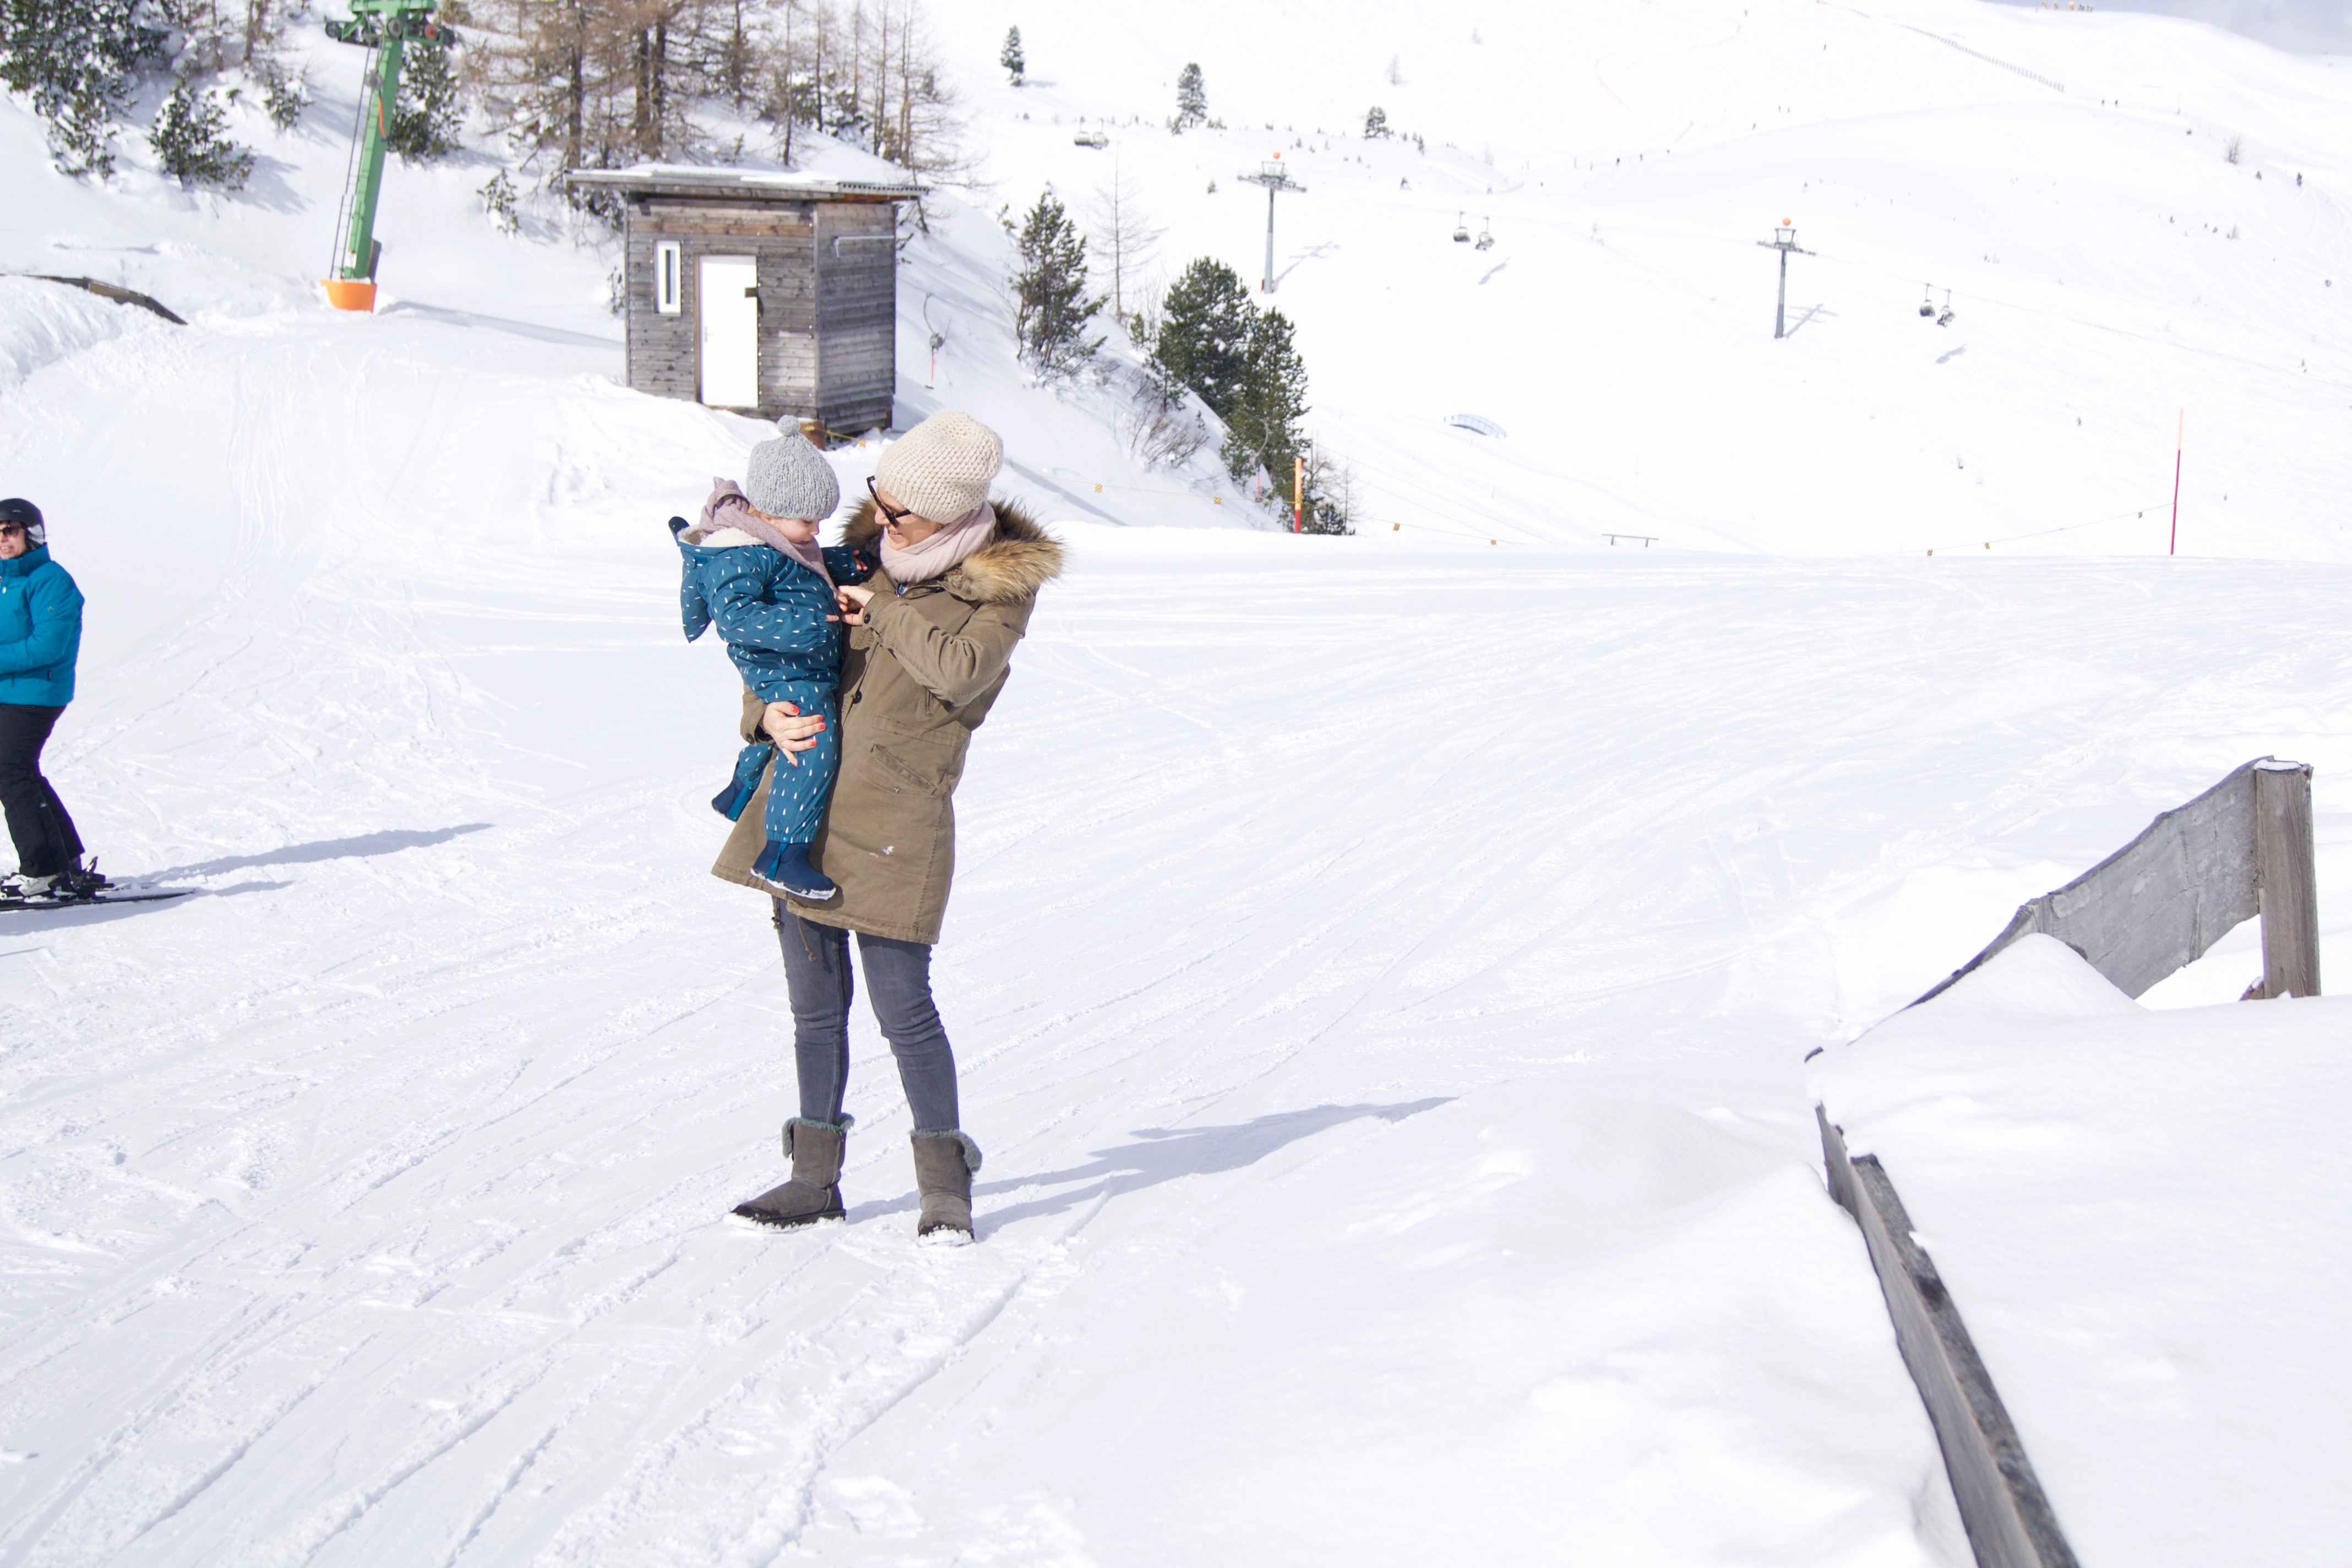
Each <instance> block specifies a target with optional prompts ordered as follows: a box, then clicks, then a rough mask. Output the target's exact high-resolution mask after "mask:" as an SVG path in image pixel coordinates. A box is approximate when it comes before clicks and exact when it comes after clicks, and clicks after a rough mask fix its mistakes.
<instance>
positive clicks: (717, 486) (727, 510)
mask: <svg viewBox="0 0 2352 1568" xmlns="http://www.w3.org/2000/svg"><path fill="white" fill-rule="evenodd" d="M805 526H806V528H807V529H808V532H807V533H806V534H805V535H804V536H803V537H801V538H798V539H795V538H793V535H792V534H790V533H787V532H785V531H783V530H782V529H781V528H779V527H777V526H776V525H775V524H774V523H772V522H770V521H768V520H767V519H765V518H763V517H761V516H760V515H759V514H758V513H756V512H754V511H753V510H751V502H750V501H749V500H745V499H744V497H743V492H742V491H741V490H740V489H738V488H737V487H736V484H735V481H734V480H732V479H713V480H711V481H710V499H709V500H706V501H704V502H703V503H702V517H701V519H700V521H698V522H696V523H695V525H694V526H693V527H692V528H691V529H688V531H687V532H686V535H685V537H686V542H688V544H699V543H701V542H702V541H703V539H704V537H706V536H708V535H709V534H713V533H716V532H718V531H719V530H720V529H724V528H734V529H740V530H741V531H743V532H745V533H748V534H750V535H751V537H752V538H754V539H756V540H758V541H759V542H761V543H762V544H769V545H773V546H774V547H775V548H776V549H778V550H781V551H782V552H784V553H785V554H787V555H789V556H791V557H792V558H793V560H795V561H797V562H799V563H801V564H802V565H803V566H805V567H807V568H808V569H809V570H810V571H812V572H814V573H815V574H817V580H818V581H819V582H821V583H823V584H824V585H825V586H826V587H828V588H830V587H832V586H833V574H832V573H830V572H827V571H826V570H825V569H824V551H823V550H821V549H819V548H818V547H817V542H816V524H815V523H814V522H810V523H806V524H805Z"/></svg>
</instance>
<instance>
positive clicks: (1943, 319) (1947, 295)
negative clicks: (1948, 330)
mask: <svg viewBox="0 0 2352 1568" xmlns="http://www.w3.org/2000/svg"><path fill="white" fill-rule="evenodd" d="M1951 324H1952V291H1951V290H1950V289H1945V290H1944V313H1943V314H1942V315H1940V316H1937V318H1936V325H1937V326H1939V327H1948V326H1950V325H1951Z"/></svg>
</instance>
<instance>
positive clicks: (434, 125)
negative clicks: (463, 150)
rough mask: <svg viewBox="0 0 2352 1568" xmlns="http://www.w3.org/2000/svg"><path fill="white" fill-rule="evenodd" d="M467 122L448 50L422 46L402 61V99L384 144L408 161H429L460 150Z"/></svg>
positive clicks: (412, 49) (393, 113) (395, 107)
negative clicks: (458, 146) (461, 132)
mask: <svg viewBox="0 0 2352 1568" xmlns="http://www.w3.org/2000/svg"><path fill="white" fill-rule="evenodd" d="M465 123H466V107H465V105H464V104H463V103H462V102H460V101H459V100H458V97H457V73H456V72H455V71H453V70H451V69H450V68H449V51H448V50H446V49H437V48H434V47H429V46H425V45H419V46H416V47H412V48H410V49H409V50H408V51H407V56H406V58H404V60H403V61H402V62H401V71H400V101H399V103H398V104H397V105H395V106H394V109H393V111H392V128H391V131H390V133H389V134H387V135H386V136H385V137H384V139H383V144H384V145H385V146H387V147H389V148H391V149H392V150H393V151H394V152H395V153H399V154H400V157H401V161H402V162H403V163H432V162H434V161H435V160H436V159H438V158H446V157H447V156H448V155H449V154H450V153H454V152H456V151H457V133H458V132H459V131H461V130H462V129H464V127H465Z"/></svg>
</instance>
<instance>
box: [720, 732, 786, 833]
mask: <svg viewBox="0 0 2352 1568" xmlns="http://www.w3.org/2000/svg"><path fill="white" fill-rule="evenodd" d="M775 754H776V748H775V747H773V746H772V745H769V744H767V743H766V742H753V743H752V744H751V745H748V746H746V747H744V748H743V754H742V755H741V756H740V757H738V758H736V759H735V776H734V777H733V778H731V779H729V780H728V781H727V787H726V788H725V789H722V790H720V791H719V793H718V794H717V795H712V796H711V797H710V809H711V810H713V811H715V812H717V813H718V814H719V816H723V817H725V818H726V819H727V820H728V821H730V822H733V821H735V820H736V819H737V818H739V817H740V816H742V815H743V808H744V807H745V806H747V805H751V797H752V796H753V795H757V794H758V793H759V791H760V775H761V773H765V772H767V771H768V759H769V758H770V757H772V756H774V755H775Z"/></svg>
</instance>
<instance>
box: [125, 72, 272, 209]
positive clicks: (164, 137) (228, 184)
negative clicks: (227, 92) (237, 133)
mask: <svg viewBox="0 0 2352 1568" xmlns="http://www.w3.org/2000/svg"><path fill="white" fill-rule="evenodd" d="M227 122H228V117H227V115H226V114H225V113H224V112H223V111H222V110H221V106H220V100H219V99H218V98H217V97H215V95H214V94H212V93H210V92H197V91H194V89H192V88H191V86H190V84H189V83H187V82H185V81H183V82H181V83H180V84H179V85H178V86H176V87H174V88H173V89H172V96H171V97H169V98H167V99H165V100H163V110H162V111H161V112H159V113H158V114H157V115H156V116H155V125H154V129H152V131H150V132H148V133H147V145H148V146H150V147H152V148H153V149H154V150H155V160H156V162H157V163H161V164H163V172H164V173H165V174H169V175H171V176H172V177H173V179H175V180H177V181H179V182H180V184H181V185H182V186H183V187H186V186H189V185H218V186H220V187H221V188H222V189H223V190H229V191H235V190H241V189H243V188H244V185H245V181H246V176H247V175H248V174H252V173H253V154H252V153H248V152H247V151H246V150H245V149H244V148H242V147H240V146H238V145H237V144H236V142H232V141H230V140H229V138H228V132H227Z"/></svg>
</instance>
